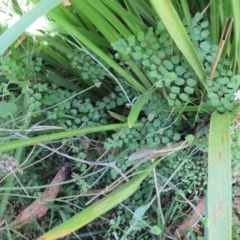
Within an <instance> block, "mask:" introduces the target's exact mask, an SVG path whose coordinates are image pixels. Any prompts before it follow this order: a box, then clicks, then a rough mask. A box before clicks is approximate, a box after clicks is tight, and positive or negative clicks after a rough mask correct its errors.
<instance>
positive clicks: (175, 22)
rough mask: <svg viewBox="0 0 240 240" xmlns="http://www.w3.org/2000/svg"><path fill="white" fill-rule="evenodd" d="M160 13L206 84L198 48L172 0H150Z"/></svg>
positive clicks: (186, 56) (184, 53) (179, 46)
mask: <svg viewBox="0 0 240 240" xmlns="http://www.w3.org/2000/svg"><path fill="white" fill-rule="evenodd" d="M150 2H151V3H152V5H153V7H154V8H155V9H156V12H157V13H158V14H159V16H160V18H161V20H162V21H163V23H164V26H165V27H166V29H167V30H168V32H169V34H170V35H171V37H172V39H173V40H174V42H175V44H176V45H177V46H178V48H179V49H180V51H181V52H182V54H183V55H184V57H185V58H186V59H187V61H188V62H189V64H190V65H191V66H192V68H193V69H194V71H195V72H196V74H197V76H198V78H199V80H200V82H201V83H202V84H203V85H204V86H205V84H204V81H205V73H204V69H203V65H202V63H201V62H200V60H199V58H198V56H197V53H196V50H195V48H194V47H193V44H192V43H191V41H190V39H189V37H188V35H187V32H186V30H185V28H184V26H183V24H182V22H181V20H180V18H179V16H178V14H177V12H176V10H175V9H174V7H173V5H172V3H171V1H170V0H150Z"/></svg>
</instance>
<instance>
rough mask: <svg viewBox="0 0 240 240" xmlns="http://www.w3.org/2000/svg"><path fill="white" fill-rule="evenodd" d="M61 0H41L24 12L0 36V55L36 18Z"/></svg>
mask: <svg viewBox="0 0 240 240" xmlns="http://www.w3.org/2000/svg"><path fill="white" fill-rule="evenodd" d="M61 2H62V0H51V1H49V0H42V1H41V2H40V3H38V4H37V5H36V6H35V7H34V8H33V9H32V10H30V11H29V12H27V13H25V14H24V15H23V16H22V17H21V18H20V19H19V20H18V21H17V22H16V23H15V24H14V25H13V26H12V27H10V28H9V29H7V30H6V31H5V32H4V33H3V34H2V35H1V36H0V42H1V45H0V55H1V54H3V53H4V52H5V51H6V49H7V48H8V47H9V46H10V45H11V44H12V43H13V42H14V41H15V40H16V39H17V38H18V37H19V36H20V35H21V34H22V33H23V32H24V31H25V30H26V29H27V28H28V27H29V26H30V25H31V24H33V23H34V22H35V21H36V20H37V19H38V18H40V17H41V16H43V15H44V14H46V13H47V12H48V11H50V10H51V9H52V8H54V7H55V6H57V5H58V4H59V3H61Z"/></svg>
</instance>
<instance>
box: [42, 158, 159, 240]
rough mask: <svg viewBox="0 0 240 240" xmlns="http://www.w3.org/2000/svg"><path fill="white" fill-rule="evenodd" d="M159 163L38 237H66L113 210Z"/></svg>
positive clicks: (47, 238) (43, 239)
mask: <svg viewBox="0 0 240 240" xmlns="http://www.w3.org/2000/svg"><path fill="white" fill-rule="evenodd" d="M157 164H158V162H155V163H154V164H152V165H151V166H150V167H149V168H148V169H147V170H145V171H144V172H142V173H141V174H139V175H137V176H136V177H134V178H133V179H132V180H130V181H129V182H127V183H125V184H124V185H123V186H121V187H120V188H119V189H117V190H115V191H114V192H112V193H110V194H109V195H108V196H107V197H104V198H103V199H101V200H99V201H98V202H96V203H94V204H93V205H92V206H90V207H88V208H87V209H85V210H83V211H82V212H80V213H78V214H77V215H75V216H74V217H72V218H70V219H69V220H67V221H66V222H64V223H62V224H60V225H59V226H57V227H55V228H53V229H52V230H50V231H49V232H47V233H45V234H44V235H42V236H41V237H40V238H38V240H53V239H58V238H60V237H64V236H66V235H68V234H70V233H72V232H74V231H76V230H77V229H79V228H81V227H83V226H85V225H86V224H88V223H90V222H92V221H93V220H94V219H96V218H98V217H100V216H101V215H102V214H104V213H106V212H107V211H109V210H111V209H112V208H114V207H115V206H117V205H118V204H119V203H121V202H123V201H124V200H125V199H127V198H128V197H129V196H131V195H132V194H133V193H134V192H135V191H136V190H137V189H138V188H139V186H140V184H141V182H142V181H143V180H144V179H145V178H146V177H147V175H148V174H149V173H150V172H151V171H152V170H153V169H154V168H155V167H156V166H157Z"/></svg>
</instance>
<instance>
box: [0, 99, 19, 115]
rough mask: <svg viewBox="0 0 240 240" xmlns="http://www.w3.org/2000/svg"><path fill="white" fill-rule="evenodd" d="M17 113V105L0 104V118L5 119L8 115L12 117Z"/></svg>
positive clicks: (3, 102)
mask: <svg viewBox="0 0 240 240" xmlns="http://www.w3.org/2000/svg"><path fill="white" fill-rule="evenodd" d="M16 112H17V105H16V104H15V103H10V102H5V101H2V102H0V118H3V119H4V118H6V117H7V116H9V115H13V114H14V113H16Z"/></svg>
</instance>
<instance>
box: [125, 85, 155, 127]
mask: <svg viewBox="0 0 240 240" xmlns="http://www.w3.org/2000/svg"><path fill="white" fill-rule="evenodd" d="M153 91H154V89H151V90H149V91H148V92H147V93H145V94H144V95H142V96H141V97H140V98H139V99H138V100H137V101H136V103H135V104H134V105H133V107H132V109H131V111H130V113H129V116H128V120H127V121H128V126H129V128H131V127H132V126H133V124H134V123H135V122H136V121H137V119H138V116H139V114H140V112H141V111H142V108H143V106H144V105H145V104H146V102H147V101H148V100H149V98H150V97H151V95H152V93H153Z"/></svg>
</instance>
